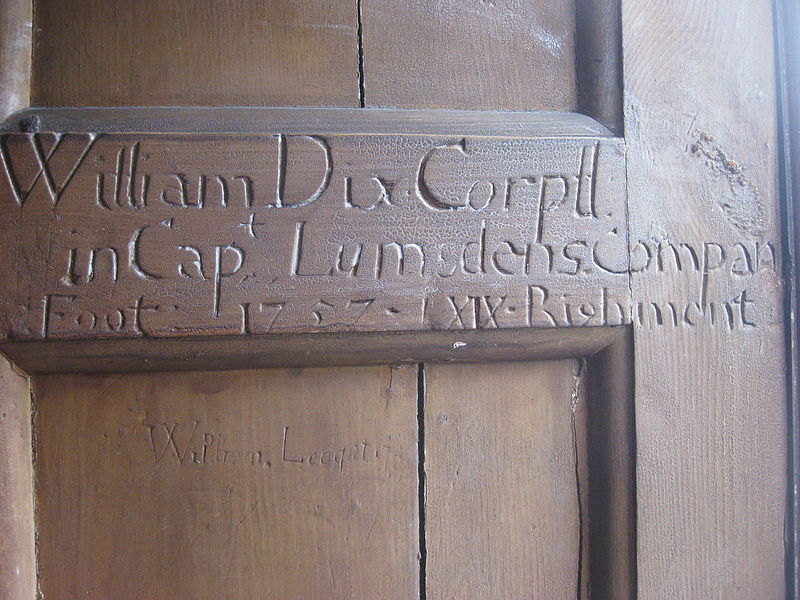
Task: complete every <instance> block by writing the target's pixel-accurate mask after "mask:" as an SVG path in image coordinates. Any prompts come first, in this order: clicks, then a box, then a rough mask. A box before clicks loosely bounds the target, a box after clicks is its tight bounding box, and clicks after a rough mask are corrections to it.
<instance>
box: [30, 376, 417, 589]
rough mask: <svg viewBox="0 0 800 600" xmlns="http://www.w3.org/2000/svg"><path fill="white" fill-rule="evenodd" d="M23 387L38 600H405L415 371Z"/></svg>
mask: <svg viewBox="0 0 800 600" xmlns="http://www.w3.org/2000/svg"><path fill="white" fill-rule="evenodd" d="M35 388H36V408H37V417H36V428H37V436H36V440H37V441H36V443H37V461H36V473H37V490H38V498H39V500H38V502H37V511H38V517H39V518H38V535H39V537H38V540H39V546H38V547H39V563H40V566H41V580H40V584H41V589H42V593H43V595H44V597H46V598H52V599H54V600H61V599H66V598H75V597H80V598H87V599H98V600H107V599H109V598H119V599H133V598H166V597H169V598H175V599H176V600H178V599H180V600H190V599H191V600H202V599H208V600H224V599H231V600H234V599H236V600H239V599H241V598H271V599H275V600H280V599H284V598H285V599H286V600H297V599H299V598H330V599H345V598H347V599H350V598H356V599H364V600H373V599H375V598H415V597H417V593H418V588H417V586H418V581H419V579H418V574H417V554H418V551H419V545H418V541H417V532H418V526H417V514H418V511H417V467H416V457H417V448H416V390H417V380H416V367H412V366H408V367H388V366H384V367H368V368H347V369H316V370H276V371H254V370H249V371H233V372H231V371H229V372H224V373H213V374H211V373H203V372H194V373H184V374H177V373H171V374H170V373H162V374H140V375H122V374H118V375H104V376H94V377H93V376H86V375H74V376H68V375H62V376H43V377H38V378H36V382H35ZM173 441H174V445H173Z"/></svg>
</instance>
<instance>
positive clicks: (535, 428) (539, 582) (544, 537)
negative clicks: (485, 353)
mask: <svg viewBox="0 0 800 600" xmlns="http://www.w3.org/2000/svg"><path fill="white" fill-rule="evenodd" d="M579 365H580V363H578V362H576V361H573V360H565V361H558V362H539V363H524V362H520V363H484V364H480V365H469V364H458V365H455V364H452V365H426V366H425V415H424V416H425V497H426V499H425V524H426V534H425V535H426V540H427V544H426V545H427V562H426V564H427V569H426V572H427V573H426V574H427V577H426V580H427V597H428V598H429V599H431V600H448V599H450V598H486V599H487V600H500V599H501V598H548V599H556V598H564V599H567V598H571V599H574V598H576V597H579V598H584V597H587V596H586V594H587V589H588V588H587V584H588V581H587V577H586V565H587V563H588V561H584V560H583V557H584V555H585V548H581V542H582V541H583V542H584V543H585V542H586V540H587V537H586V536H585V533H586V531H585V526H586V515H585V513H584V510H585V508H586V496H585V494H586V491H587V487H586V470H585V468H586V467H585V456H586V448H585V443H586V436H585V431H586V429H585V415H586V410H585V406H586V403H585V402H584V389H585V385H581V382H582V381H583V376H582V374H580V372H579V371H577V369H578V368H579ZM578 457H581V458H580V459H579V458H578ZM576 461H577V462H576ZM581 483H582V484H583V485H582V486H581V485H580V484H581Z"/></svg>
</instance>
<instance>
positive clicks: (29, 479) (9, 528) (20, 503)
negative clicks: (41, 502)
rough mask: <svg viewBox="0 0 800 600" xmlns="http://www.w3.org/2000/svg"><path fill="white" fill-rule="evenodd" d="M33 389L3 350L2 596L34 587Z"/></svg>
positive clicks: (10, 599) (15, 599) (28, 595)
mask: <svg viewBox="0 0 800 600" xmlns="http://www.w3.org/2000/svg"><path fill="white" fill-rule="evenodd" d="M30 399H31V395H30V390H29V387H28V380H27V378H26V377H23V376H22V375H20V374H19V373H17V372H16V371H14V370H13V369H12V368H11V365H10V363H9V362H8V361H7V360H6V359H5V357H3V356H0V598H3V600H31V599H32V598H33V597H34V595H35V593H36V559H35V556H34V544H33V539H34V537H33V534H34V530H33V528H34V523H33V475H32V473H33V462H32V460H33V457H32V449H31V402H30Z"/></svg>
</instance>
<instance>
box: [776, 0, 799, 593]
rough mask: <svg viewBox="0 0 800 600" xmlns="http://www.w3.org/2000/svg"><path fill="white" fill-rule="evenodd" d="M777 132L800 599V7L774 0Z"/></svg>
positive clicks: (789, 577) (789, 549) (791, 527)
mask: <svg viewBox="0 0 800 600" xmlns="http://www.w3.org/2000/svg"><path fill="white" fill-rule="evenodd" d="M774 5H775V25H776V26H775V37H776V44H775V46H776V62H777V80H778V93H777V99H778V119H779V127H778V134H779V136H780V143H779V145H778V151H779V168H780V185H781V190H780V191H781V213H782V216H783V219H782V221H783V222H782V227H783V231H782V234H783V247H784V252H785V254H786V257H785V258H784V261H783V264H784V273H783V277H784V279H785V282H786V285H785V297H784V303H785V321H786V344H787V357H788V360H789V367H790V368H788V369H786V374H787V387H788V390H789V402H788V406H787V411H788V415H787V417H788V422H789V427H788V433H789V439H788V440H787V444H788V447H789V465H788V478H789V482H790V485H789V486H787V489H788V498H787V503H788V510H787V523H786V584H787V590H788V592H787V598H794V599H797V598H800V531H798V518H800V418H799V417H800V415H799V414H798V413H800V321H799V320H798V310H800V269H799V268H798V263H797V260H798V257H800V168H798V157H800V42H798V40H797V32H798V31H800V4H798V3H797V2H796V1H795V0H775V3H774Z"/></svg>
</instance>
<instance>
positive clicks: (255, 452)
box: [145, 419, 407, 475]
mask: <svg viewBox="0 0 800 600" xmlns="http://www.w3.org/2000/svg"><path fill="white" fill-rule="evenodd" d="M145 427H146V429H147V436H146V437H147V441H148V444H147V445H148V446H149V448H148V450H149V451H152V457H153V464H154V465H155V466H156V467H158V466H159V465H161V464H163V463H172V464H173V465H178V466H180V467H187V468H189V467H203V468H215V467H238V468H250V469H261V470H267V469H272V468H273V467H275V468H278V469H280V468H295V469H297V468H308V469H315V468H316V469H332V470H334V471H335V472H336V473H337V474H339V475H342V474H343V473H344V472H345V470H346V469H349V468H352V467H353V466H360V467H372V468H376V469H383V470H385V471H386V472H387V473H391V472H392V469H391V467H392V465H393V461H395V460H407V457H404V456H403V453H402V452H401V451H400V449H398V448H396V447H395V446H396V445H397V443H396V442H395V443H394V445H393V443H392V435H391V434H387V435H386V436H385V439H381V440H374V439H370V438H369V437H364V438H359V439H358V440H350V441H347V442H342V443H338V442H337V443H333V444H331V443H321V444H318V445H315V446H314V447H311V448H309V447H306V446H304V445H303V444H302V443H299V442H298V441H297V440H296V439H295V438H296V437H298V436H297V435H295V434H296V432H295V429H296V428H291V427H288V426H284V427H283V428H282V429H280V431H278V432H273V433H274V435H271V436H269V438H265V439H264V441H263V443H262V444H261V445H259V446H257V447H246V448H245V447H242V445H241V444H237V443H236V440H231V439H229V436H227V435H225V434H223V433H221V432H219V431H215V430H211V429H208V428H207V427H206V426H205V425H204V424H203V423H202V422H201V421H200V420H198V419H194V420H193V421H191V422H188V423H187V422H180V421H171V422H162V423H158V424H153V425H146V426H145ZM276 440H279V441H280V443H279V444H278V443H276Z"/></svg>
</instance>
